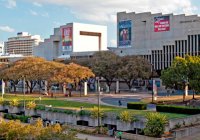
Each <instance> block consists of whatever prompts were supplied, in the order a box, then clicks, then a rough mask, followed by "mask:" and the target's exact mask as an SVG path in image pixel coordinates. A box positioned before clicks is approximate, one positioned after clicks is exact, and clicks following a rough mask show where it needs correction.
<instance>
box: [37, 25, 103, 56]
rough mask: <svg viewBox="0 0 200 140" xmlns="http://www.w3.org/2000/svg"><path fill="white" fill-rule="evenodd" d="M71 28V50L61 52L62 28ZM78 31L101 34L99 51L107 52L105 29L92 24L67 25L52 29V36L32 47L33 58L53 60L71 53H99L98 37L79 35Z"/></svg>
mask: <svg viewBox="0 0 200 140" xmlns="http://www.w3.org/2000/svg"><path fill="white" fill-rule="evenodd" d="M65 27H72V30H73V34H72V39H73V41H72V43H73V47H72V50H63V47H62V28H65ZM80 31H85V32H98V33H101V35H102V37H101V50H107V27H106V26H100V25H92V24H82V23H68V24H67V25H63V26H60V27H59V28H55V29H54V34H53V35H51V36H50V38H48V39H45V40H44V42H43V43H40V44H39V45H38V46H36V47H34V49H33V54H34V56H38V57H43V58H45V59H47V60H53V59H56V58H58V57H62V56H65V55H67V56H69V55H70V54H71V53H72V52H91V51H99V46H98V44H99V41H98V37H95V36H85V35H80Z"/></svg>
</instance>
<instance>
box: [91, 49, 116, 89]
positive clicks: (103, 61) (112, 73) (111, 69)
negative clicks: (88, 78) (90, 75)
mask: <svg viewBox="0 0 200 140" xmlns="http://www.w3.org/2000/svg"><path fill="white" fill-rule="evenodd" d="M91 68H92V70H93V72H94V73H95V75H96V76H98V77H103V78H104V79H105V81H106V84H107V85H108V87H109V91H110V86H111V84H112V82H113V80H114V79H115V78H117V76H118V75H117V71H118V69H119V68H120V57H119V56H117V55H116V54H114V53H113V52H109V51H102V52H97V53H95V54H94V55H93V58H92V64H91Z"/></svg>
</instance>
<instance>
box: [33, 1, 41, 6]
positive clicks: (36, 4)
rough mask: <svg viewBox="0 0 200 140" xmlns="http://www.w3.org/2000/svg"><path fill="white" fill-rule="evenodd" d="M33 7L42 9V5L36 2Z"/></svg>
mask: <svg viewBox="0 0 200 140" xmlns="http://www.w3.org/2000/svg"><path fill="white" fill-rule="evenodd" d="M33 5H34V6H37V7H42V4H41V3H38V2H33Z"/></svg>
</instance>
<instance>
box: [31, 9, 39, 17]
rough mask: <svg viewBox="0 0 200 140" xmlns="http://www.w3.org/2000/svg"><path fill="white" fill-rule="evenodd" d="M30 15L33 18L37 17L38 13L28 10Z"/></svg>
mask: <svg viewBox="0 0 200 140" xmlns="http://www.w3.org/2000/svg"><path fill="white" fill-rule="evenodd" d="M30 13H31V15H33V16H37V15H38V13H37V12H35V11H33V10H30Z"/></svg>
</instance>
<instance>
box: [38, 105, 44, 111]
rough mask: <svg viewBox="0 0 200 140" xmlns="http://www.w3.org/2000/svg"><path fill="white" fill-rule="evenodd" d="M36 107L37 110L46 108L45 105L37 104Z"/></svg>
mask: <svg viewBox="0 0 200 140" xmlns="http://www.w3.org/2000/svg"><path fill="white" fill-rule="evenodd" d="M36 109H37V110H45V106H43V105H37V106H36Z"/></svg>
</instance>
